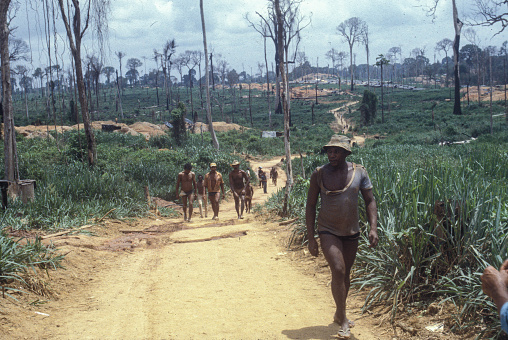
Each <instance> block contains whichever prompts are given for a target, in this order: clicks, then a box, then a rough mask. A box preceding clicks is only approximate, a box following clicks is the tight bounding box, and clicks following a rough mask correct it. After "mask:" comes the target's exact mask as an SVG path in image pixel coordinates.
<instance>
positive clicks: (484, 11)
mask: <svg viewBox="0 0 508 340" xmlns="http://www.w3.org/2000/svg"><path fill="white" fill-rule="evenodd" d="M475 2H476V5H477V6H476V11H475V15H476V18H478V19H479V22H478V24H479V25H482V26H494V25H500V26H501V28H500V29H499V31H498V32H497V33H496V34H499V33H501V32H503V31H504V30H505V28H506V27H507V26H508V0H475Z"/></svg>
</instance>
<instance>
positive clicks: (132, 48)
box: [13, 0, 506, 74]
mask: <svg viewBox="0 0 508 340" xmlns="http://www.w3.org/2000/svg"><path fill="white" fill-rule="evenodd" d="M81 2H82V3H83V2H84V1H83V0H82V1H81ZM431 2H432V0H391V1H381V0H355V1H353V2H352V1H345V0H303V1H302V4H301V6H300V10H301V13H302V14H303V15H305V16H306V17H307V18H310V20H311V24H310V25H309V26H308V27H307V28H306V29H305V30H303V31H302V41H301V43H300V47H299V51H304V52H305V53H306V55H307V57H308V59H309V61H310V62H311V64H313V65H315V64H316V63H318V62H319V65H320V66H324V65H327V64H331V61H330V60H328V59H326V56H325V54H326V52H327V51H328V50H330V49H331V48H332V47H333V48H335V49H336V50H338V51H347V52H348V51H349V48H348V45H347V43H345V42H344V41H343V39H342V38H341V37H340V36H339V35H338V34H337V30H336V27H337V26H338V25H339V24H340V23H341V22H343V21H344V20H346V19H348V18H351V17H354V16H357V17H359V18H361V19H363V20H364V21H365V22H367V24H368V26H369V41H370V44H369V49H370V60H369V61H370V64H373V63H375V57H376V56H377V55H379V54H381V53H383V54H386V53H387V52H388V49H389V48H390V47H393V46H400V47H401V48H402V55H403V57H408V56H409V53H410V52H411V50H412V49H414V48H425V51H426V56H427V57H428V58H429V59H430V61H431V62H432V61H434V57H436V58H437V59H438V60H441V59H442V58H443V57H444V55H439V54H436V52H435V46H436V43H437V42H438V41H440V40H442V39H444V38H449V39H451V40H453V36H454V29H453V23H452V7H451V6H452V5H451V0H441V1H440V3H439V6H438V10H437V12H436V17H435V18H434V19H433V18H430V17H428V16H426V12H425V8H426V6H428V5H429V4H430V3H431ZM458 2H459V5H458V6H459V16H461V17H465V16H466V15H467V14H468V13H469V12H470V10H471V8H470V7H469V5H468V4H470V3H471V2H472V0H459V1H458ZM36 3H39V2H36ZM38 6H40V5H38ZM204 6H205V20H206V28H207V40H208V50H209V52H210V51H213V52H214V54H215V56H216V57H218V56H219V55H221V58H223V59H225V60H226V61H227V62H228V64H229V67H230V68H234V69H236V70H237V71H238V72H240V71H242V70H245V71H246V72H247V73H250V69H251V68H252V69H253V73H256V72H257V71H256V70H257V64H258V63H259V62H263V60H264V56H263V40H262V38H261V36H260V35H259V33H257V32H256V31H254V29H252V28H251V27H249V24H248V22H247V21H246V20H245V19H244V16H245V15H246V14H248V15H249V17H250V18H252V19H255V18H256V14H255V12H256V11H258V12H260V13H261V14H266V6H267V2H266V1H264V0H204ZM35 10H37V9H35ZM35 10H34V9H32V8H29V7H27V6H26V5H25V4H23V5H21V7H20V9H19V11H18V13H17V16H16V19H15V21H14V22H13V24H14V25H15V26H17V27H18V28H17V29H16V31H15V37H17V38H23V39H24V40H26V41H27V42H28V41H29V42H30V45H31V47H32V49H33V51H34V52H33V53H32V60H31V65H33V67H38V66H40V65H47V64H48V57H47V51H46V49H45V48H44V46H45V43H44V38H43V36H44V25H43V23H42V16H41V15H40V14H36V11H35ZM38 10H39V11H40V8H39V9H38ZM27 22H28V24H27ZM57 29H59V30H60V33H59V38H57V45H58V54H60V55H61V57H60V59H61V60H62V62H60V64H62V63H63V64H64V68H68V67H69V66H70V65H69V63H68V62H67V64H66V63H65V58H66V54H67V52H65V45H66V44H67V43H66V42H65V39H66V36H65V32H64V31H63V29H62V27H61V26H60V25H59V24H58V23H57ZM474 29H475V30H476V31H477V33H478V34H479V36H480V37H481V46H480V47H485V46H488V45H495V46H500V45H501V43H502V42H503V41H504V40H506V34H505V35H504V36H503V35H498V36H496V37H494V38H493V39H491V37H492V36H493V35H494V33H496V32H497V28H496V27H494V28H486V27H475V28H474ZM92 38H93V36H92V33H91V31H90V32H88V33H87V35H86V36H85V41H84V52H83V56H85V55H86V54H87V53H93V52H94V48H95V47H94V46H93V44H92V43H91V39H92ZM169 39H175V40H176V43H177V50H176V54H179V53H183V52H184V51H186V50H200V51H203V40H202V34H201V18H200V9H199V0H172V1H171V0H111V13H110V19H109V43H108V49H107V50H106V60H105V64H106V65H111V66H114V67H117V65H118V60H117V59H116V57H115V54H114V53H115V52H116V51H122V52H124V53H125V54H126V57H125V59H124V61H127V59H128V58H138V59H140V60H141V61H144V60H146V64H147V65H146V68H147V70H149V69H152V68H154V67H155V63H154V62H153V61H152V60H151V59H150V58H151V57H152V56H153V50H154V49H157V50H158V51H161V50H162V47H163V45H164V43H165V42H166V41H167V40H169ZM52 44H53V43H52ZM465 44H467V41H466V39H465V38H464V37H463V38H462V41H461V46H463V45H465ZM268 53H269V54H268V56H269V63H270V61H271V60H273V54H274V48H273V43H272V42H270V41H269V42H268ZM354 53H356V63H357V64H360V63H365V62H366V59H365V48H364V47H363V46H360V45H357V46H356V47H355V50H354ZM143 57H145V59H143ZM124 67H125V66H124ZM144 70H145V66H143V67H141V69H140V70H139V71H140V73H141V74H143V73H144Z"/></svg>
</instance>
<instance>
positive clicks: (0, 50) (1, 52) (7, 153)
mask: <svg viewBox="0 0 508 340" xmlns="http://www.w3.org/2000/svg"><path fill="white" fill-rule="evenodd" d="M10 5H11V0H2V1H0V57H1V62H2V66H1V71H2V97H1V98H0V99H1V100H2V107H1V109H2V113H3V120H4V165H5V179H6V180H9V181H17V180H19V168H18V155H17V147H16V132H15V130H14V109H13V105H12V87H11V67H10V61H11V59H10V55H9V35H10V33H11V30H10V28H9V24H10V22H11V20H12V16H11V15H10V14H11V13H10Z"/></svg>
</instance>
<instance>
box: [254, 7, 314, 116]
mask: <svg viewBox="0 0 508 340" xmlns="http://www.w3.org/2000/svg"><path fill="white" fill-rule="evenodd" d="M275 2H276V1H275V0H268V8H267V14H266V15H265V16H263V15H261V14H260V13H259V12H256V14H257V15H258V17H259V19H260V21H259V23H257V24H255V23H253V22H252V21H250V20H249V18H248V16H245V19H246V20H247V21H249V24H250V26H251V27H252V28H254V29H255V30H256V31H257V32H258V33H260V34H261V35H262V36H263V37H264V38H270V39H271V40H272V42H273V44H274V46H275V76H276V80H275V100H276V102H277V108H276V110H275V112H276V113H282V112H283V110H282V102H281V98H280V81H281V74H280V73H279V72H280V66H279V63H280V54H281V53H283V52H282V51H279V47H280V46H279V44H278V38H277V37H278V31H279V25H278V21H277V11H276V9H275V7H276V3H275ZM301 3H302V0H281V1H277V5H278V6H279V10H280V15H281V20H282V27H283V29H284V32H283V35H282V38H283V41H282V42H283V43H282V48H283V49H284V52H285V53H286V57H287V55H288V51H289V47H290V45H292V44H294V47H293V55H296V53H297V52H298V44H299V42H300V34H301V31H302V30H303V29H305V28H306V27H307V26H308V25H310V19H307V18H306V17H305V16H302V15H301V14H300V4H301ZM286 62H288V60H287V59H286ZM285 70H286V72H287V65H286V68H285ZM286 76H287V75H286ZM286 100H288V103H289V100H290V98H289V96H288V98H286Z"/></svg>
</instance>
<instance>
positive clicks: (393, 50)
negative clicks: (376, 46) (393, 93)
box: [388, 46, 402, 80]
mask: <svg viewBox="0 0 508 340" xmlns="http://www.w3.org/2000/svg"><path fill="white" fill-rule="evenodd" d="M388 53H390V54H391V55H392V56H393V63H392V65H393V77H394V78H395V80H396V79H397V69H396V68H395V64H396V63H397V54H398V55H399V59H398V60H399V61H400V63H402V48H400V46H394V47H390V49H389V50H388Z"/></svg>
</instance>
